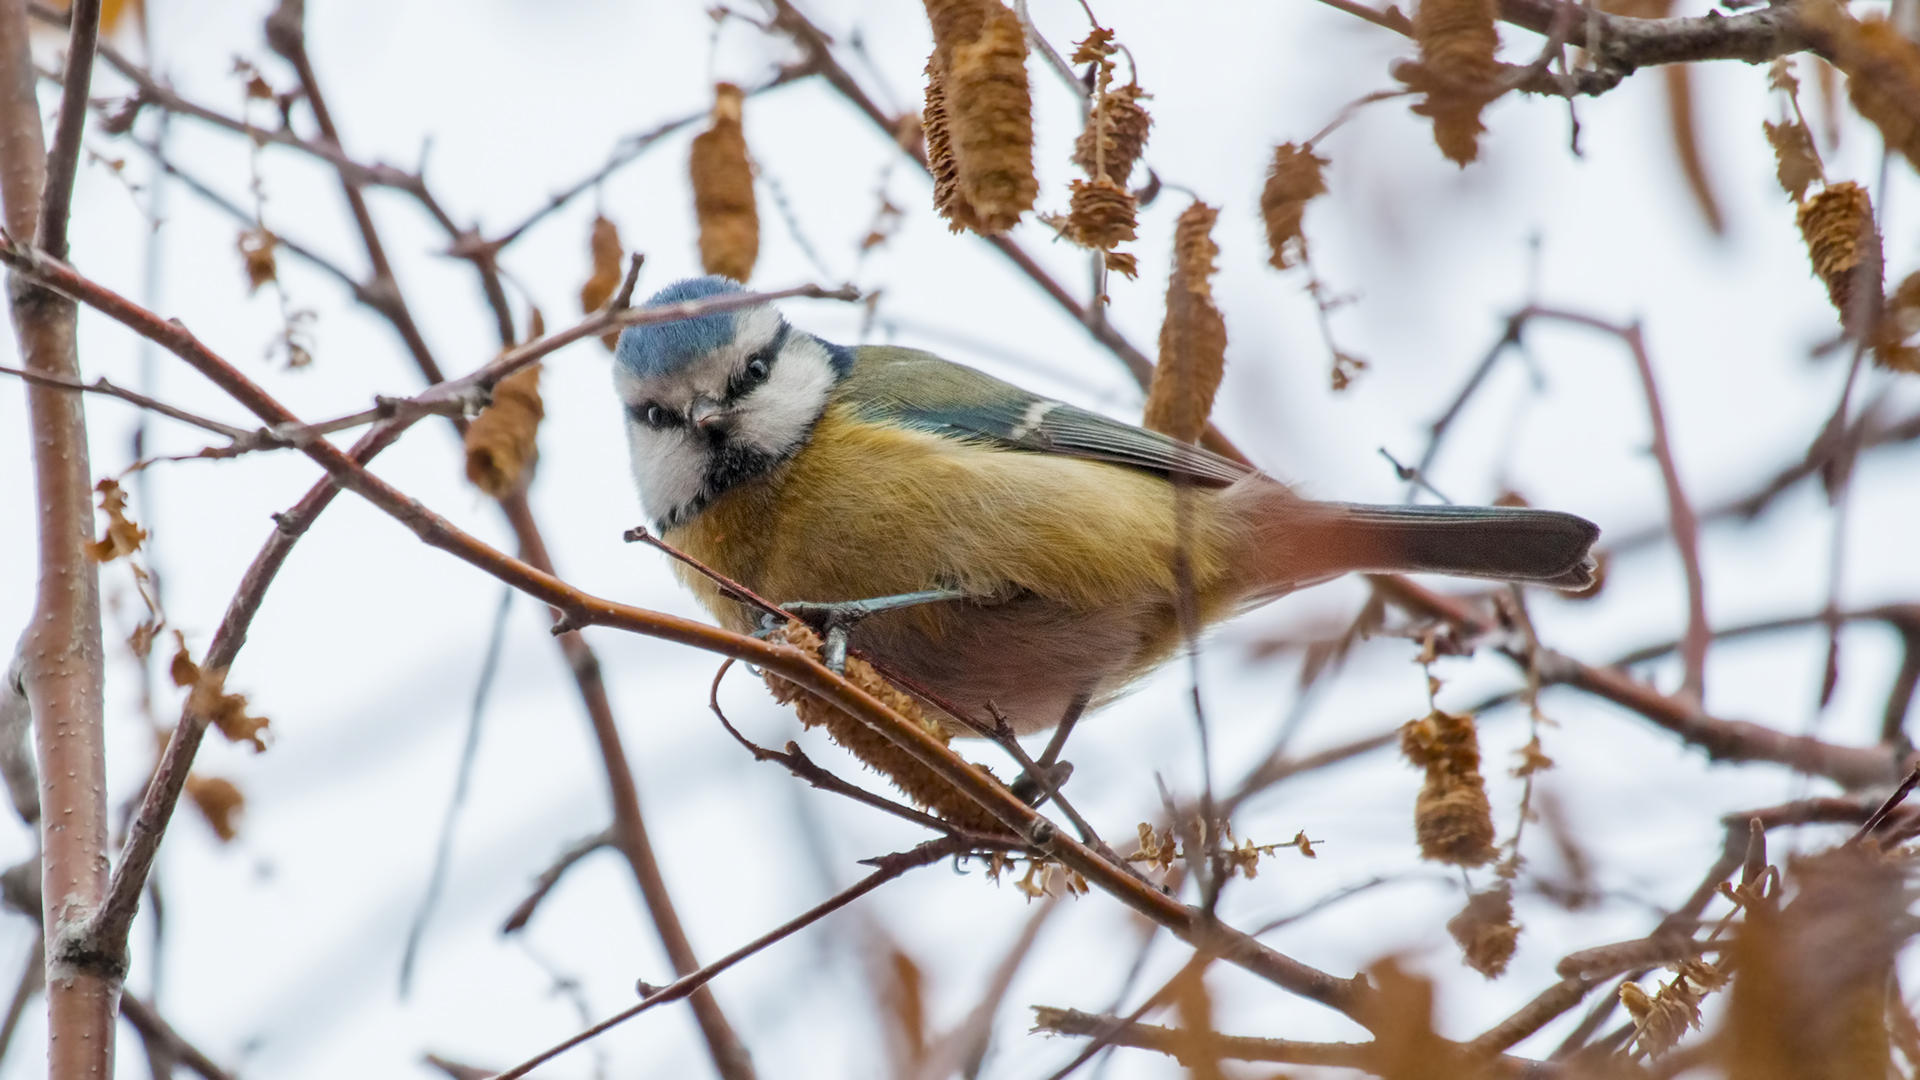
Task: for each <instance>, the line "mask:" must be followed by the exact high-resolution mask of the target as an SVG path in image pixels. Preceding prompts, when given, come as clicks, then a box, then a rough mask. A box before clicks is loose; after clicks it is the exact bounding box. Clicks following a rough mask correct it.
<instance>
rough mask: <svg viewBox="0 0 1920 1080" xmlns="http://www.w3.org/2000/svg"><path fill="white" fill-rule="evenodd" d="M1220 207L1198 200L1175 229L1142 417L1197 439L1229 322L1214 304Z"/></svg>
mask: <svg viewBox="0 0 1920 1080" xmlns="http://www.w3.org/2000/svg"><path fill="white" fill-rule="evenodd" d="M1219 215H1220V212H1219V211H1218V210H1215V209H1214V208H1213V207H1211V206H1208V205H1207V204H1205V203H1203V202H1200V201H1198V200H1195V201H1194V204H1193V205H1192V206H1189V207H1187V209H1186V210H1185V211H1183V212H1182V213H1181V215H1180V221H1179V223H1178V224H1177V225H1175V226H1174V232H1173V273H1172V274H1171V275H1170V276H1169V277H1168V279H1167V318H1166V321H1165V322H1163V323H1161V324H1160V363H1159V365H1158V366H1157V367H1155V368H1154V369H1153V383H1152V385H1151V386H1149V387H1148V388H1147V407H1146V416H1145V419H1144V421H1143V423H1144V424H1145V425H1146V426H1147V427H1149V428H1151V429H1153V430H1154V431H1158V432H1161V433H1163V434H1166V435H1171V436H1173V437H1174V438H1176V439H1184V440H1185V441H1187V442H1197V441H1198V440H1199V438H1200V433H1201V432H1203V431H1205V430H1206V427H1207V416H1208V415H1209V414H1210V413H1212V412H1213V395H1214V392H1215V391H1217V390H1219V389H1220V378H1221V376H1222V375H1223V374H1224V373H1225V371H1226V365H1227V324H1226V321H1225V320H1224V319H1222V318H1221V317H1220V309H1219V308H1217V307H1215V306H1214V304H1213V286H1212V278H1213V260H1214V257H1215V256H1217V255H1219V254H1220V249H1219V248H1218V247H1216V246H1215V245H1214V242H1213V237H1212V236H1211V235H1210V234H1211V233H1212V231H1213V222H1214V219H1215V218H1217V217H1218V216H1219Z"/></svg>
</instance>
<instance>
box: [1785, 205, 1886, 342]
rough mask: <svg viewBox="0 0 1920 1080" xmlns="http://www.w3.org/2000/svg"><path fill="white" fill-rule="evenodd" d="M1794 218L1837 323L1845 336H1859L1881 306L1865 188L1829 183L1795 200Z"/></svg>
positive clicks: (1878, 267)
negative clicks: (1802, 199)
mask: <svg viewBox="0 0 1920 1080" xmlns="http://www.w3.org/2000/svg"><path fill="white" fill-rule="evenodd" d="M1799 220H1800V235H1801V236H1802V237H1803V238H1805V240H1806V242H1807V255H1808V256H1809V257H1810V258H1811V259H1812V260H1813V272H1814V273H1815V274H1816V275H1818V276H1819V278H1820V280H1821V281H1823V282H1825V283H1826V286H1827V298H1828V299H1830V300H1832V301H1833V307H1834V310H1836V311H1838V312H1839V313H1840V323H1841V325H1842V326H1844V327H1846V330H1847V333H1848V335H1849V336H1854V337H1861V336H1863V333H1862V332H1863V331H1864V330H1866V329H1867V328H1870V327H1873V326H1875V325H1877V324H1878V322H1879V318H1880V306H1881V299H1880V276H1881V259H1880V234H1879V233H1878V232H1876V231H1874V227H1873V201H1872V200H1871V199H1870V198H1869V197H1868V195H1867V189H1866V188H1863V187H1861V186H1860V185H1859V184H1856V183H1853V182H1852V181H1847V182H1846V183H1841V184H1834V185H1831V186H1829V187H1828V188H1827V189H1826V190H1824V191H1822V192H1820V193H1819V194H1818V195H1815V196H1814V197H1812V198H1811V199H1808V200H1807V201H1806V202H1804V203H1802V204H1801V206H1800V214H1799Z"/></svg>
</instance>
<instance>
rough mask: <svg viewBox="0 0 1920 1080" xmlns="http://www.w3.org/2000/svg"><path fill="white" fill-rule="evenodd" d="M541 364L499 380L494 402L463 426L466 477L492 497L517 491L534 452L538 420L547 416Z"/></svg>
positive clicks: (536, 441) (536, 444) (537, 446)
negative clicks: (541, 379)
mask: <svg viewBox="0 0 1920 1080" xmlns="http://www.w3.org/2000/svg"><path fill="white" fill-rule="evenodd" d="M540 368H541V365H539V364H534V365H532V366H530V367H527V368H523V369H521V370H520V371H516V372H514V373H513V374H512V375H509V376H507V377H506V378H504V379H502V380H500V383H499V385H497V386H495V387H494V388H493V404H491V405H488V406H487V407H486V408H485V409H482V410H481V411H480V415H479V416H476V417H474V418H473V423H471V424H468V425H467V437H466V447H467V479H469V480H471V481H473V483H474V485H475V486H477V487H478V488H479V489H480V490H481V491H484V492H486V493H487V494H489V495H491V496H493V497H494V498H496V499H502V498H505V497H507V496H508V495H511V494H513V493H514V492H515V491H517V490H519V488H520V485H521V482H522V479H523V477H524V476H525V475H526V473H527V467H528V466H529V465H531V464H532V463H533V459H534V455H535V454H536V453H537V452H538V450H539V434H540V421H541V420H542V419H543V418H544V417H545V416H546V407H545V405H543V404H542V403H541V401H540Z"/></svg>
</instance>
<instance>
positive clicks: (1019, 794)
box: [1011, 761, 1073, 806]
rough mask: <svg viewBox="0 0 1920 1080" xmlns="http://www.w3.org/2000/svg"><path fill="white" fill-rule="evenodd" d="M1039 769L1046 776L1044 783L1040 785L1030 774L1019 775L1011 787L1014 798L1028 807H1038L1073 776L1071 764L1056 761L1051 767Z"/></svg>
mask: <svg viewBox="0 0 1920 1080" xmlns="http://www.w3.org/2000/svg"><path fill="white" fill-rule="evenodd" d="M1039 769H1040V771H1041V772H1042V773H1045V774H1046V778H1047V782H1046V783H1044V784H1043V783H1041V782H1040V781H1039V779H1038V778H1036V777H1035V776H1034V775H1033V774H1032V773H1021V774H1020V777H1019V779H1017V780H1015V781H1014V782H1013V783H1012V785H1011V790H1012V791H1013V794H1014V797H1015V798H1018V799H1019V800H1020V801H1021V802H1023V803H1026V804H1027V805H1028V806H1039V805H1040V804H1041V803H1044V802H1046V801H1047V800H1048V799H1049V798H1051V797H1052V794H1053V793H1054V792H1056V791H1059V790H1060V789H1061V787H1063V786H1065V784H1066V782H1067V777H1069V776H1072V775H1073V762H1071V761H1056V762H1054V763H1053V764H1051V765H1041V766H1039Z"/></svg>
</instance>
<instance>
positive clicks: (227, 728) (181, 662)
mask: <svg viewBox="0 0 1920 1080" xmlns="http://www.w3.org/2000/svg"><path fill="white" fill-rule="evenodd" d="M173 639H174V642H175V644H176V646H177V650H176V651H175V652H174V654H173V661H172V663H170V664H169V665H168V666H167V673H168V674H169V675H170V676H171V677H172V678H173V685H175V686H179V687H187V688H190V689H189V690H188V692H187V708H186V711H187V712H188V713H190V714H192V715H194V716H197V717H199V718H200V719H201V720H203V721H206V722H207V723H210V724H212V725H214V726H215V727H217V728H219V729H220V734H222V735H225V736H226V737H227V740H228V741H229V742H244V743H252V744H253V749H254V752H255V753H259V752H261V751H263V750H265V749H266V748H267V742H266V739H265V737H264V736H263V734H262V733H263V732H265V731H266V730H267V727H268V724H269V721H268V720H267V718H266V717H264V716H249V715H247V697H246V695H245V694H229V693H227V691H226V682H227V672H226V669H225V668H218V669H215V670H206V669H204V668H202V667H200V665H198V664H196V663H194V662H193V656H192V655H191V654H190V653H188V652H187V641H186V638H185V637H183V636H181V634H180V631H178V630H175V631H174V632H173Z"/></svg>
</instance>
